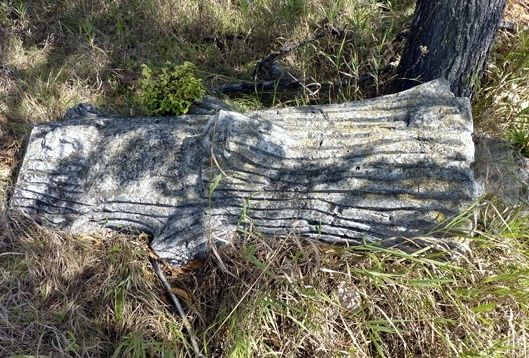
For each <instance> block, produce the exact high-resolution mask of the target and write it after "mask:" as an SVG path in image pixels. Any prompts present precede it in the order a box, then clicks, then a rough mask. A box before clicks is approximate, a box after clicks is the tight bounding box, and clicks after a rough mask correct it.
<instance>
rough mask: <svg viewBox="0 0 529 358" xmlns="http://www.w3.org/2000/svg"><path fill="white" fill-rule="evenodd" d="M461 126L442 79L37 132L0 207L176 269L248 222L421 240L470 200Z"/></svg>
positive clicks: (467, 123)
mask: <svg viewBox="0 0 529 358" xmlns="http://www.w3.org/2000/svg"><path fill="white" fill-rule="evenodd" d="M472 131H473V127H472V118H471V112H470V104H469V101H468V100H467V99H466V98H456V97H454V96H453V95H452V93H451V92H450V90H449V89H448V86H447V84H446V83H445V82H444V81H432V82H429V83H426V84H424V85H421V86H418V87H415V88H413V89H411V90H408V91H405V92H401V93H398V94H395V95H390V96H384V97H379V98H376V99H372V100H367V101H359V102H352V103H345V104H339V105H328V106H313V107H296V108H285V109H273V110H265V111H255V112H250V113H246V114H240V113H235V112H229V111H223V110H221V111H219V112H218V113H217V114H215V115H184V116H180V117H174V118H105V117H94V116H89V117H88V118H83V117H81V118H75V119H71V120H68V121H62V122H54V123H47V124H42V125H38V126H36V127H35V128H34V129H33V131H32V133H31V137H30V139H29V143H28V146H27V150H26V154H25V157H24V160H23V163H22V167H21V169H20V174H19V176H18V181H17V183H16V187H15V190H14V193H13V196H12V198H11V202H10V207H11V210H16V211H23V212H25V213H27V214H28V215H31V216H33V217H36V218H39V219H40V220H41V221H43V222H44V223H45V224H48V225H53V226H56V227H60V228H63V229H69V230H71V231H72V232H74V233H89V232H93V231H95V230H98V229H100V228H103V227H113V228H134V229H139V230H143V231H146V232H148V233H150V234H152V236H153V241H152V247H153V249H154V250H155V252H156V253H157V254H158V255H159V256H160V257H162V258H164V259H166V260H169V261H171V262H173V263H182V262H185V261H187V260H189V259H192V258H193V257H195V256H196V255H200V254H201V253H203V252H204V251H205V249H206V248H207V246H208V245H209V244H211V243H214V242H219V241H220V242H225V241H229V240H231V239H232V238H233V237H234V234H235V233H236V231H237V228H240V227H244V226H245V225H247V224H249V223H251V224H252V225H253V226H254V227H255V228H256V229H257V230H259V231H260V232H263V233H265V234H271V235H283V234H287V233H290V232H292V231H294V232H297V233H300V234H302V235H305V236H307V237H310V238H314V239H320V240H324V241H329V242H340V243H358V242H362V241H364V240H366V241H371V240H381V239H385V238H391V237H412V236H416V235H422V234H425V233H427V232H428V231H429V230H431V229H432V228H433V227H434V226H436V225H437V224H438V223H439V221H441V220H442V219H444V218H445V217H450V216H452V215H455V214H457V213H459V212H460V210H462V209H463V208H465V207H466V206H468V205H469V204H470V203H472V202H473V201H474V200H475V199H476V195H477V190H476V184H475V181H474V175H473V171H472V169H471V163H472V162H473V160H474V145H473V143H472V137H471V135H472Z"/></svg>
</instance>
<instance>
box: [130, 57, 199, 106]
mask: <svg viewBox="0 0 529 358" xmlns="http://www.w3.org/2000/svg"><path fill="white" fill-rule="evenodd" d="M195 74H196V67H195V65H193V64H192V63H191V62H184V63H183V64H181V65H174V64H171V63H167V64H166V66H164V67H162V68H160V69H158V70H154V69H152V68H150V67H149V66H147V65H142V79H141V80H140V85H141V87H140V91H139V93H138V99H139V102H140V103H141V105H142V106H143V107H144V110H145V112H146V113H147V114H148V115H162V116H164V115H179V114H184V113H187V111H188V110H189V107H191V104H192V103H193V101H196V100H198V99H200V98H201V97H202V96H204V94H205V93H206V90H205V89H204V85H203V84H202V81H201V80H200V79H199V78H197V77H196V75H195Z"/></svg>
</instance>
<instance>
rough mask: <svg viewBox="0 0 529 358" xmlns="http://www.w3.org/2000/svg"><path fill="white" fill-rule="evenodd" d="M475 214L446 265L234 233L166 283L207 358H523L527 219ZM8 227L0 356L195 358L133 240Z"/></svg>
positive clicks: (367, 248) (490, 210) (528, 296)
mask: <svg viewBox="0 0 529 358" xmlns="http://www.w3.org/2000/svg"><path fill="white" fill-rule="evenodd" d="M476 207H477V208H478V210H479V211H480V214H481V215H480V218H481V219H480V221H479V223H478V225H477V227H476V228H475V229H474V233H475V235H474V236H472V237H470V236H469V237H466V240H467V241H468V243H469V247H470V250H468V251H465V252H462V253H460V254H459V255H457V256H456V257H455V258H453V259H451V260H447V259H446V257H447V255H445V254H444V253H443V252H442V251H439V249H437V248H435V247H433V246H432V247H426V248H424V249H422V250H420V251H417V252H414V253H410V252H408V251H406V252H405V251H402V250H400V249H397V248H384V247H381V246H377V245H373V244H365V245H361V246H354V247H345V246H343V247H340V246H330V245H322V244H317V243H315V242H312V241H308V240H304V239H301V238H299V237H298V235H296V233H292V234H291V235H289V236H288V237H286V238H283V239H277V238H275V239H274V238H265V237H261V236H260V235H259V234H258V233H255V232H251V231H247V230H242V231H241V235H242V236H243V237H241V240H240V241H238V242H237V243H236V244H235V245H234V246H233V245H225V246H223V247H220V248H219V249H218V250H217V254H216V255H213V254H212V255H211V256H209V257H207V258H206V260H205V261H204V262H203V263H202V266H200V267H198V268H195V270H193V271H191V272H188V271H185V270H182V269H178V270H174V269H173V270H169V268H166V275H167V276H168V277H169V280H170V282H171V285H172V287H173V289H172V292H173V293H175V294H176V295H178V296H179V297H180V299H181V300H182V302H183V303H185V306H186V307H187V311H188V318H189V320H190V321H191V323H192V325H193V328H194V330H195V334H196V336H197V338H198V341H199V342H200V345H201V349H202V353H203V354H205V355H206V356H213V357H256V356H258V357H260V356H267V355H271V356H279V355H282V356H304V357H305V356H307V357H309V356H310V357H329V356H343V357H371V356H373V357H375V356H376V357H406V356H421V357H454V356H458V357H484V358H485V357H525V356H527V355H528V354H529V333H528V332H529V326H528V324H529V279H528V273H529V234H528V233H529V220H528V217H527V213H524V212H523V211H521V210H513V209H507V208H502V207H501V206H500V204H498V203H496V202H494V201H490V200H484V201H482V202H480V203H478V204H477V205H476ZM6 222H7V221H6V220H4V221H3V223H6ZM11 223H12V224H14V227H8V226H7V225H5V224H3V227H2V229H3V230H2V231H1V232H2V234H1V235H2V237H1V238H2V240H1V241H0V245H1V252H2V254H0V273H1V275H0V280H1V282H0V307H1V310H0V343H1V344H0V355H13V354H15V355H16V354H20V355H23V354H26V355H61V356H113V357H145V356H171V357H172V356H182V357H185V356H189V357H192V356H194V354H195V353H194V352H193V351H192V349H191V348H190V344H189V340H188V337H187V334H186V333H185V331H183V327H182V324H181V321H180V319H179V318H178V317H177V316H175V313H173V310H172V309H171V307H170V306H169V305H168V304H167V303H166V300H165V296H164V294H163V292H162V290H161V289H160V285H159V284H158V282H157V281H156V277H155V276H154V274H153V273H152V270H151V267H150V266H149V252H148V249H147V242H146V241H145V240H144V239H142V236H140V238H138V237H130V236H129V237H126V236H123V235H119V234H118V235H115V234H114V235H108V234H106V235H100V236H90V237H71V236H68V235H58V234H56V233H53V232H49V231H46V230H44V229H42V228H39V227H38V226H36V225H34V224H31V223H28V222H24V221H23V220H20V219H19V220H17V221H16V222H15V223H13V222H11ZM447 254H448V255H452V252H448V253H447ZM21 342H24V343H23V344H21Z"/></svg>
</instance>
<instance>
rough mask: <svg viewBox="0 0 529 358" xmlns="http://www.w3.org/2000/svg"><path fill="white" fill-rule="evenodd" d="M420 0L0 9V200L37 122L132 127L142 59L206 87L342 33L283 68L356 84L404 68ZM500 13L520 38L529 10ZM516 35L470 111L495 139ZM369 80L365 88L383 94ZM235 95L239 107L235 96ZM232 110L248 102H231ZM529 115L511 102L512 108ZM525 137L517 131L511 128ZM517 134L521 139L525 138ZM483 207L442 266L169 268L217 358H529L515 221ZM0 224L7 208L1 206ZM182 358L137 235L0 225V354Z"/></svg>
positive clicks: (304, 253)
mask: <svg viewBox="0 0 529 358" xmlns="http://www.w3.org/2000/svg"><path fill="white" fill-rule="evenodd" d="M413 3H414V1H412V0H407V1H361V0H350V1H330V0H310V1H309V0H279V1H276V0H255V1H249V0H238V1H235V0H222V1H214V0H205V1H201V2H198V1H192V0H132V1H125V0H115V1H106V0H93V1H88V0H60V1H53V2H50V1H44V0H38V1H32V2H27V1H16V0H13V1H7V2H2V3H0V202H1V203H2V205H5V203H6V202H5V200H6V197H7V194H6V193H8V192H9V190H10V188H11V182H12V180H13V175H14V170H15V169H16V165H17V160H18V159H19V158H20V155H21V149H22V148H23V143H22V142H23V139H24V138H25V136H26V135H27V134H28V131H29V129H30V127H31V124H33V123H36V122H41V121H48V120H54V119H57V118H60V117H61V116H62V115H63V114H64V113H65V111H66V109H67V108H69V107H71V106H72V105H74V104H76V103H77V102H81V101H85V102H91V103H94V104H96V105H98V106H101V107H104V108H105V109H106V110H107V111H110V112H114V113H119V114H123V115H134V114H138V107H137V105H136V103H135V99H134V92H135V86H136V83H137V79H138V75H139V73H140V66H141V64H142V63H147V64H149V65H153V66H156V65H160V64H163V63H164V62H165V61H168V60H170V61H173V62H180V61H184V60H188V61H191V62H194V63H195V64H196V65H197V67H198V68H199V69H200V70H201V71H202V75H203V78H204V79H205V81H206V83H207V84H208V86H209V87H210V89H211V88H214V87H215V86H216V85H218V84H221V83H225V82H227V81H231V80H235V79H241V78H242V79H248V78H250V76H251V71H252V69H253V66H254V65H255V62H256V61H257V60H258V59H260V58H262V57H263V56H265V55H266V54H267V53H268V52H270V51H271V50H274V49H277V48H279V47H281V45H282V44H284V43H286V42H289V41H293V40H299V39H302V38H305V37H306V36H308V35H309V34H310V33H311V32H312V31H314V30H315V28H316V27H317V24H318V22H320V21H321V20H322V19H323V18H324V17H327V18H328V19H329V22H330V23H331V24H332V25H333V26H336V27H338V28H340V29H345V34H346V35H345V37H342V38H340V37H333V36H325V37H324V38H322V39H320V40H319V41H317V42H314V43H312V44H310V45H307V46H305V47H303V48H300V49H298V50H296V51H294V52H293V53H290V54H289V55H288V56H287V57H286V58H285V59H283V62H284V64H285V66H286V67H287V68H288V69H289V71H291V72H292V73H294V74H296V75H298V76H301V77H306V78H312V79H313V80H314V81H315V82H325V81H342V80H348V79H349V80H350V79H351V78H354V76H357V75H358V74H362V73H368V74H369V73H370V74H372V75H375V74H376V72H377V70H378V69H379V68H380V67H381V66H383V65H385V64H386V63H387V62H388V61H390V60H394V59H395V55H398V50H399V48H400V47H399V46H400V45H399V44H395V43H392V39H393V37H394V36H395V34H396V33H398V32H400V30H402V28H403V27H404V26H405V24H406V22H407V21H408V19H409V16H410V15H411V12H412V8H413ZM507 16H508V17H509V19H512V20H513V21H517V22H520V23H526V22H527V18H528V17H529V9H528V6H527V1H525V0H510V1H509V8H508V10H507ZM528 38H529V33H528V32H527V31H525V32H522V33H517V34H514V35H512V34H511V35H509V34H507V33H502V34H500V37H499V41H498V43H497V46H496V49H495V53H494V55H493V59H492V61H491V64H492V65H491V66H490V68H489V69H488V70H487V72H486V74H485V79H484V81H483V84H482V87H481V89H480V92H479V93H478V96H476V98H477V100H476V103H475V104H474V112H475V117H476V125H477V128H478V130H480V131H482V132H486V133H493V134H494V135H496V136H505V133H506V132H508V131H509V130H510V129H511V128H512V127H513V126H514V125H517V123H518V122H519V115H518V114H519V112H520V109H523V108H525V107H527V101H528V100H529V97H528V96H529V83H528V82H527V79H528V78H529V76H528V73H527V68H529V63H528V62H527V61H528V56H529V50H528V49H529V41H528V40H527V39H528ZM374 77H375V78H376V80H374V81H373V83H372V84H371V85H370V87H368V88H361V86H357V84H356V83H355V81H354V80H351V82H350V83H349V86H344V87H339V88H334V89H332V90H330V91H326V92H325V93H324V92H323V91H320V92H319V93H316V94H314V93H309V92H308V91H301V92H297V93H269V94H267V93H264V94H251V95H250V96H247V97H246V98H245V99H244V101H245V103H247V104H249V105H252V106H253V105H256V104H261V105H262V104H264V105H284V104H296V103H314V102H327V101H333V102H336V101H344V100H352V99H357V98H363V97H365V96H371V95H376V94H377V91H380V90H381V89H382V88H383V81H384V79H383V78H380V79H379V78H378V77H377V76H374ZM377 85H378V87H377ZM239 100H240V99H239ZM240 101H242V100H240ZM524 106H525V107H524ZM522 124H523V123H522ZM523 125H525V124H523ZM499 208H502V206H501V204H498V203H495V202H494V201H487V200H485V201H483V203H482V204H481V206H480V212H481V213H482V216H481V218H482V219H481V222H480V226H479V230H478V235H477V236H475V237H473V238H470V246H471V248H472V251H471V252H470V253H468V254H466V255H464V256H461V257H460V259H459V260H458V261H446V260H443V259H442V257H439V255H438V253H437V254H436V253H435V252H433V251H427V252H425V253H424V254H422V255H415V256H411V255H409V254H405V253H403V252H401V251H397V250H390V251H385V250H381V249H379V248H376V247H369V246H363V247H357V248H349V249H347V248H340V247H327V246H316V245H314V243H311V242H307V241H304V240H301V239H299V238H297V237H296V236H291V237H289V238H287V239H285V240H282V241H281V240H274V239H265V238H262V237H260V236H259V235H258V234H257V233H249V234H248V235H246V237H243V238H241V241H240V244H239V245H238V246H237V247H224V248H223V249H222V250H220V251H219V254H218V256H215V255H212V256H211V257H209V258H207V259H206V261H205V262H204V263H203V264H202V266H201V267H198V268H195V270H194V271H193V272H191V273H189V272H182V270H177V271H170V270H166V273H167V275H169V277H170V281H171V283H172V285H173V287H174V292H175V293H176V294H177V295H178V296H179V297H180V299H181V300H182V301H183V302H184V303H185V306H186V308H187V310H188V312H189V318H190V320H191V322H192V324H193V327H194V330H195V334H196V336H197V338H198V341H199V345H200V346H201V349H202V350H203V353H205V354H206V355H207V356H211V357H259V356H285V357H312V356H316V357H318V356H319V357H348V356H350V357H367V356H386V357H406V356H409V357H413V356H420V357H453V356H461V357H526V356H529V337H528V334H529V333H528V332H529V326H528V322H529V305H528V303H529V301H528V299H529V298H528V297H529V280H528V273H529V236H528V234H527V233H528V232H529V224H528V220H527V216H526V214H523V213H521V212H519V211H516V210H513V209H512V208H511V209H508V208H502V209H499ZM2 212H3V209H2ZM17 354H20V355H33V356H68V357H97V356H101V357H108V356H114V357H145V356H153V357H154V356H164V357H165V356H168V357H169V356H170V357H172V356H179V355H180V356H190V357H191V356H194V352H193V350H192V349H191V347H190V344H189V338H188V335H187V333H186V332H185V330H183V329H182V324H181V320H180V318H179V317H178V316H177V315H176V314H175V312H174V310H173V308H172V307H171V305H170V304H169V303H168V301H167V299H166V297H165V295H164V292H163V289H162V288H161V286H160V284H159V283H158V281H157V279H156V277H155V275H154V274H153V273H152V269H151V266H150V263H149V250H148V248H147V242H146V241H145V239H140V238H138V237H132V236H124V235H120V234H112V235H111V234H108V235H106V236H94V237H71V236H69V235H66V234H60V233H56V232H51V231H47V230H45V229H42V228H40V227H38V226H37V225H35V224H34V223H31V222H28V221H26V220H21V219H17V220H8V219H7V218H6V217H5V216H2V217H1V218H0V356H14V355H17Z"/></svg>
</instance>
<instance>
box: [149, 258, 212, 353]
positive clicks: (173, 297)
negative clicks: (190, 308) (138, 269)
mask: <svg viewBox="0 0 529 358" xmlns="http://www.w3.org/2000/svg"><path fill="white" fill-rule="evenodd" d="M150 261H151V265H152V267H153V269H154V272H155V273H156V276H158V279H159V280H160V282H161V283H162V286H163V287H164V288H165V290H166V291H167V294H168V295H169V297H170V298H171V301H172V303H173V305H174V307H175V308H176V310H177V311H178V314H179V315H180V317H181V318H182V323H183V324H184V327H185V328H186V330H187V334H188V335H189V339H190V340H191V346H192V347H193V350H194V351H195V353H196V355H197V357H200V358H205V356H204V355H203V354H202V353H200V348H199V346H198V343H197V338H196V336H195V333H194V331H193V326H191V323H190V322H189V320H188V319H187V316H186V313H185V311H184V308H183V307H182V304H181V303H180V300H179V299H178V297H176V295H175V294H174V293H173V291H172V287H171V285H170V284H169V282H168V281H167V279H166V278H165V275H164V274H163V272H162V270H161V269H160V265H158V261H157V260H156V259H154V258H151V259H150Z"/></svg>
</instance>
